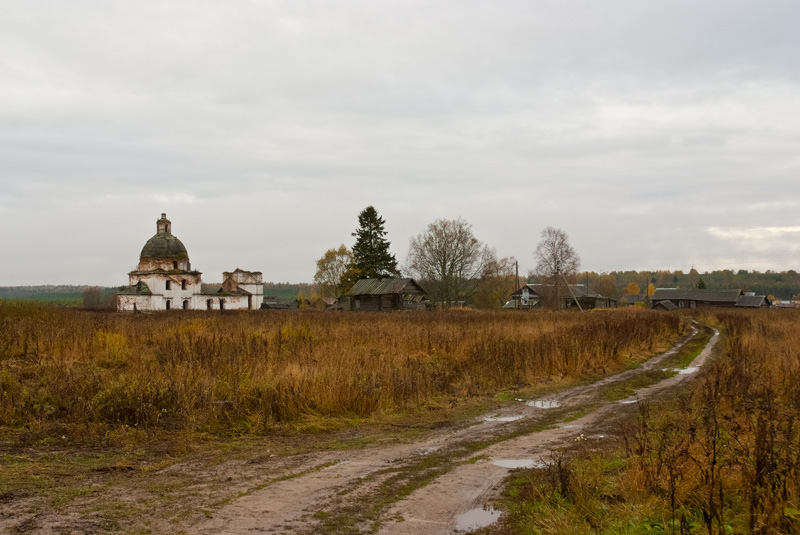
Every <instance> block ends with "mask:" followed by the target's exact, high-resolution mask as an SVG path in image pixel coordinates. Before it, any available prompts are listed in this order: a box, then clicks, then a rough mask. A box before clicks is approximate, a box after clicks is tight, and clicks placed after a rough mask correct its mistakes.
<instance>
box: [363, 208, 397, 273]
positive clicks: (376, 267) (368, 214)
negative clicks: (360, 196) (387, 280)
mask: <svg viewBox="0 0 800 535" xmlns="http://www.w3.org/2000/svg"><path fill="white" fill-rule="evenodd" d="M384 223H385V221H384V219H383V218H382V217H380V216H379V215H378V211H377V210H375V208H374V207H372V206H367V207H366V208H364V210H363V211H362V212H361V213H360V214H358V229H356V231H355V232H354V233H353V236H355V237H356V243H355V245H353V264H352V267H353V268H354V271H356V272H357V273H358V276H359V277H361V278H366V277H369V278H374V277H380V276H382V275H392V276H399V275H400V272H399V271H398V270H397V260H396V259H395V257H394V255H393V254H391V253H390V252H389V241H388V240H386V238H384V236H386V231H385V230H384V229H383V224H384Z"/></svg>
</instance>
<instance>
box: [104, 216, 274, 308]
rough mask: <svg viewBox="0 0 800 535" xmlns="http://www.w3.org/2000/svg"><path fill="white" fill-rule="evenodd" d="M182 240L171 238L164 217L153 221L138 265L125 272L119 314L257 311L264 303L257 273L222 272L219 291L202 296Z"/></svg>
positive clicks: (197, 273)
mask: <svg viewBox="0 0 800 535" xmlns="http://www.w3.org/2000/svg"><path fill="white" fill-rule="evenodd" d="M201 275H202V273H200V272H199V271H196V270H193V269H192V265H191V263H190V262H189V253H187V252H186V247H184V245H183V243H182V242H181V240H179V239H178V238H177V237H175V236H173V235H172V223H171V222H170V220H169V219H167V214H161V219H159V220H158V221H156V234H155V236H153V237H152V238H150V239H149V240H147V243H145V244H144V247H143V248H142V253H141V254H140V255H139V266H138V267H137V269H136V270H135V271H131V272H130V273H128V279H129V286H128V287H126V288H124V289H123V290H121V291H120V292H118V293H117V310H118V311H132V312H136V311H151V310H172V309H182V310H241V309H245V310H247V309H249V310H253V309H258V308H261V303H262V302H263V301H264V283H263V281H262V278H261V272H260V271H244V270H242V269H238V268H237V269H236V270H234V271H231V272H228V271H226V272H224V273H223V274H222V276H223V279H224V280H223V282H222V288H220V289H219V291H217V292H213V293H203V292H202V289H201V288H202V284H201V280H200V276H201Z"/></svg>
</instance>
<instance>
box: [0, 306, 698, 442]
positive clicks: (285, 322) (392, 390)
mask: <svg viewBox="0 0 800 535" xmlns="http://www.w3.org/2000/svg"><path fill="white" fill-rule="evenodd" d="M0 325H1V326H2V328H0V426H2V427H4V428H5V429H6V430H7V431H8V430H16V431H20V430H21V431H22V433H21V434H20V435H19V437H20V438H19V439H20V440H23V441H25V442H26V443H43V442H44V443H46V442H47V440H50V439H51V438H52V437H59V438H60V437H62V436H64V437H69V440H74V441H83V442H92V441H100V442H113V440H114V437H116V436H121V435H127V436H130V435H131V433H132V432H133V431H136V433H139V434H141V433H146V435H147V437H150V436H153V435H154V434H156V435H158V434H159V433H160V434H161V435H162V436H163V435H164V434H165V433H166V434H169V433H172V432H175V431H181V432H195V431H197V432H203V433H210V434H212V435H218V436H219V435H223V436H227V435H244V434H260V433H269V432H270V431H271V430H274V429H275V428H276V427H279V426H285V425H293V424H297V423H298V422H303V421H308V420H309V419H316V420H317V421H319V420H320V419H326V418H350V419H356V420H358V419H365V418H370V417H373V416H375V415H384V416H385V415H387V414H393V413H398V412H405V413H408V411H411V412H413V411H415V410H420V409H424V408H425V407H426V406H428V405H431V404H437V403H442V402H445V403H450V404H456V403H458V402H459V400H463V399H465V398H469V397H472V396H481V395H491V394H495V393H497V392H499V391H503V390H508V389H514V388H524V387H529V386H531V385H537V384H544V383H548V382H556V383H558V382H565V381H566V382H568V381H579V380H583V379H588V378H590V377H596V376H600V375H603V374H606V373H611V372H613V371H615V370H620V369H623V368H625V367H629V366H632V365H635V364H636V362H637V361H638V360H640V359H643V358H645V357H647V356H649V355H652V354H653V352H654V351H655V350H656V349H658V348H660V347H666V345H667V344H668V343H669V342H670V341H671V340H674V339H675V338H676V337H677V336H678V335H680V334H682V333H684V332H685V331H686V329H687V325H688V322H687V320H686V319H685V318H684V319H681V318H680V317H679V316H674V315H665V314H657V313H652V312H648V311H643V310H639V309H636V310H625V311H622V310H617V311H598V312H593V313H586V314H574V313H546V312H543V313H536V314H530V313H517V312H515V311H505V312H473V311H450V312H442V313H406V314H352V313H325V312H319V311H295V312H287V311H259V312H249V313H235V312H229V313H213V314H209V313H191V312H190V313H185V312H173V313H157V314H137V315H129V314H117V313H104V312H86V311H77V310H70V309H63V308H56V307H46V306H37V305H29V304H19V303H9V302H6V303H4V304H0Z"/></svg>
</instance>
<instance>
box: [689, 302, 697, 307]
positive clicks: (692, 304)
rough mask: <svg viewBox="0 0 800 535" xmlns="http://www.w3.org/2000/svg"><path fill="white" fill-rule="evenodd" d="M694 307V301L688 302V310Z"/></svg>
mask: <svg viewBox="0 0 800 535" xmlns="http://www.w3.org/2000/svg"><path fill="white" fill-rule="evenodd" d="M696 306H697V302H696V301H691V302H689V308H694V307H696Z"/></svg>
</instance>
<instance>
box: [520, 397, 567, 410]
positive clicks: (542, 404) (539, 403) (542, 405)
mask: <svg viewBox="0 0 800 535" xmlns="http://www.w3.org/2000/svg"><path fill="white" fill-rule="evenodd" d="M527 405H528V407H536V408H537V409H556V408H558V407H560V406H561V403H559V402H558V401H556V400H554V399H533V400H531V401H529V402H528V403H527Z"/></svg>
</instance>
